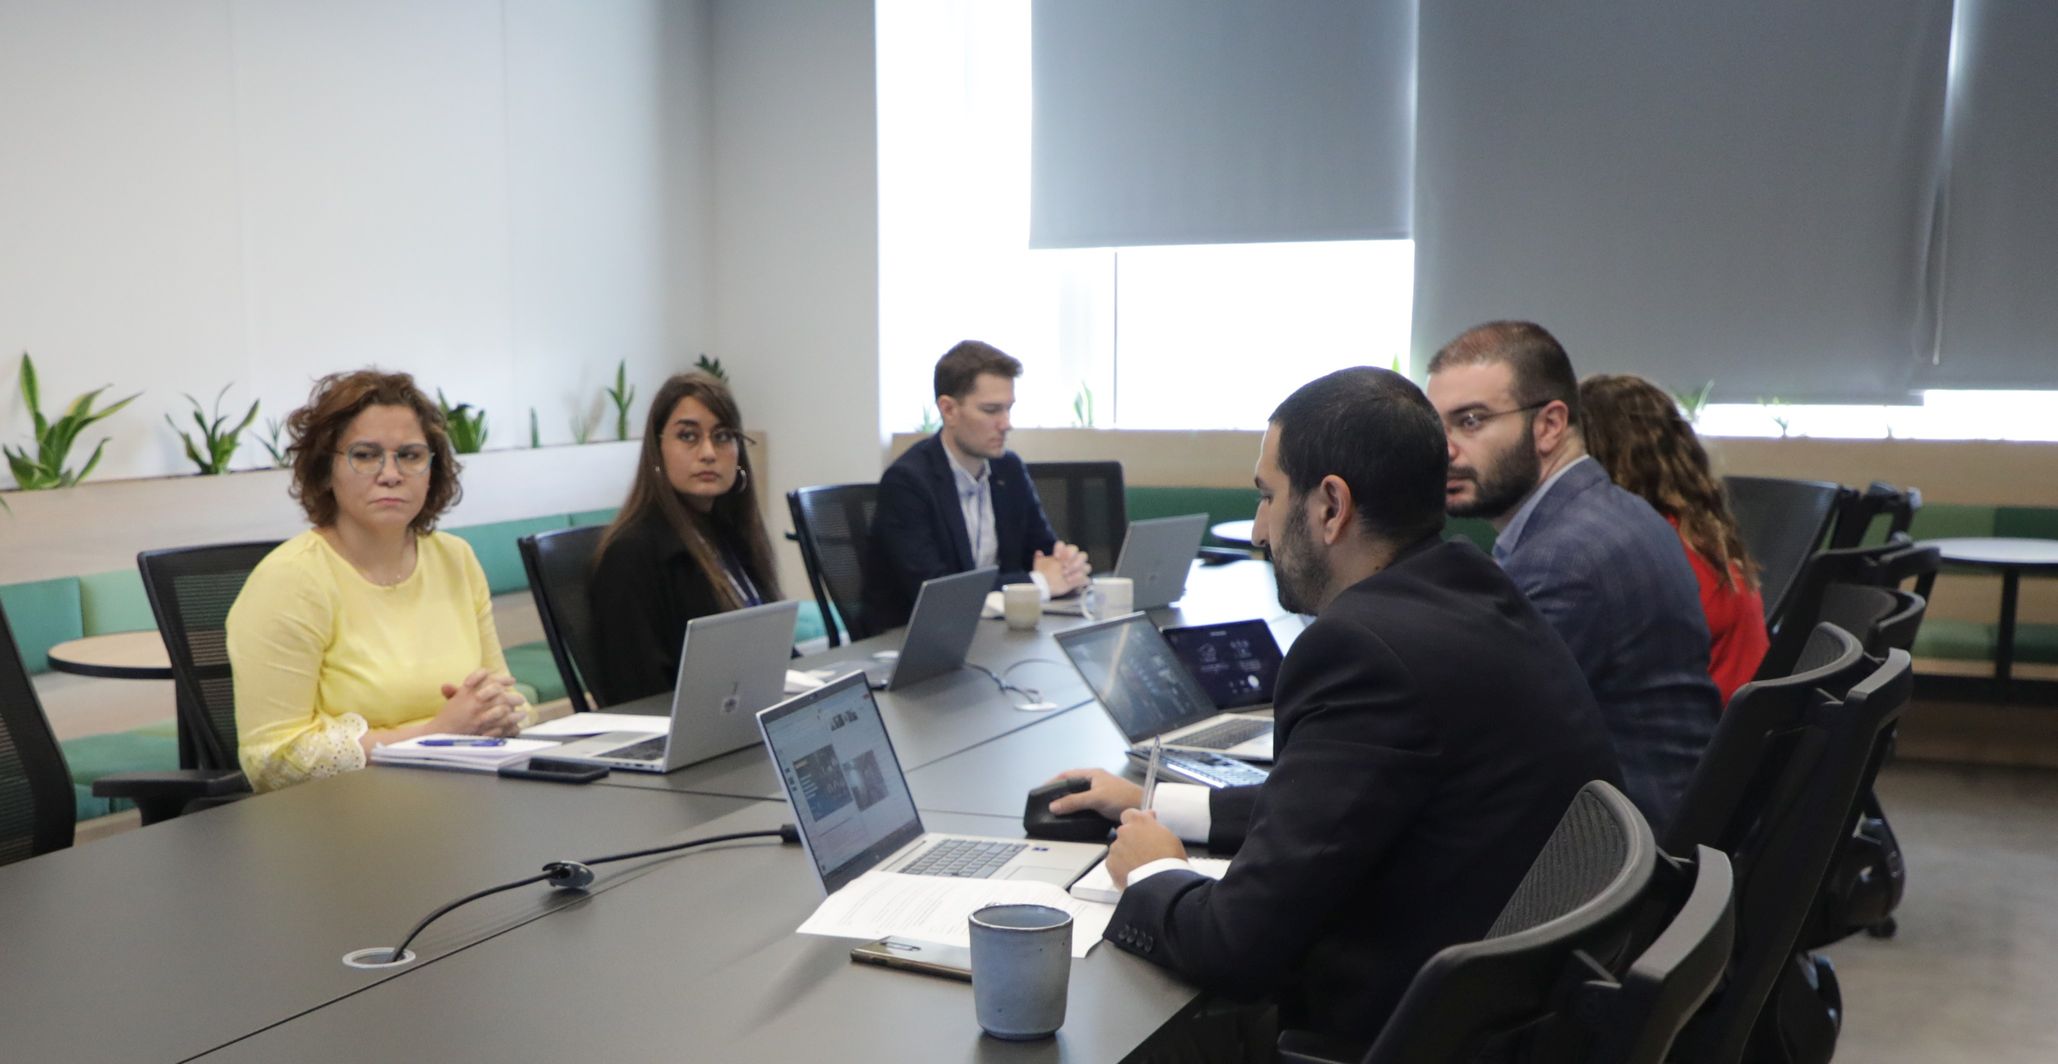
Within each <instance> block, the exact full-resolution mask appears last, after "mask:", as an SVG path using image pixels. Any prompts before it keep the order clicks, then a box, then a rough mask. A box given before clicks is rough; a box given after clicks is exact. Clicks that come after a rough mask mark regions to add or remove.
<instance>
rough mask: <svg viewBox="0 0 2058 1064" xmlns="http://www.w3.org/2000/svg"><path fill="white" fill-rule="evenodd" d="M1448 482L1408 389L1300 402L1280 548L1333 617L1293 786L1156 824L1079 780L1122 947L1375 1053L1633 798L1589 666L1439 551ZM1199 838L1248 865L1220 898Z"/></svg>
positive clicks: (1165, 803) (1265, 529) (1419, 401)
mask: <svg viewBox="0 0 2058 1064" xmlns="http://www.w3.org/2000/svg"><path fill="white" fill-rule="evenodd" d="M1445 462H1446V454H1445V444H1444V438H1443V430H1442V426H1441V423H1440V422H1439V420H1438V418H1437V416H1436V412H1435V410H1434V409H1433V408H1431V407H1430V405H1429V402H1428V400H1427V399H1426V398H1424V397H1423V395H1422V393H1421V391H1420V390H1418V389H1417V388H1416V387H1415V386H1414V385H1412V384H1410V383H1408V381H1407V380H1406V379H1405V378H1403V377H1400V376H1399V375H1397V374H1393V373H1389V372H1387V371H1385V370H1379V369H1370V368H1358V369H1349V370H1341V371H1338V372H1337V373H1332V374H1330V375H1329V376H1327V377H1324V378H1322V379H1320V380H1317V381H1315V382H1313V383H1311V384H1308V385H1306V386H1304V387H1302V388H1301V389H1300V390H1299V391H1297V392H1295V393H1294V394H1293V395H1292V396H1291V397H1289V398H1288V399H1287V400H1286V401H1285V402H1284V403H1282V404H1280V406H1279V409H1278V410H1277V411H1275V412H1274V413H1273V415H1272V421H1271V425H1270V427H1269V429H1268V430H1267V432H1266V434H1265V441H1264V444H1263V447H1262V450H1261V452H1260V454H1259V457H1258V466H1257V485H1258V500H1259V501H1258V516H1257V528H1256V536H1257V537H1258V538H1257V539H1256V542H1257V543H1259V544H1260V545H1264V546H1267V547H1268V549H1269V550H1270V551H1271V552H1272V554H1273V558H1274V562H1275V565H1276V566H1277V574H1278V583H1279V601H1280V604H1281V605H1283V606H1285V607H1286V608H1288V609H1290V610H1294V611H1296V612H1310V611H1313V612H1316V613H1317V614H1318V616H1317V617H1316V619H1315V621H1314V623H1312V624H1310V625H1309V626H1308V628H1307V629H1306V630H1305V631H1304V632H1302V633H1301V635H1300V637H1299V638H1298V639H1297V640H1295V641H1294V644H1293V646H1292V648H1291V649H1290V651H1289V652H1288V654H1287V656H1286V661H1285V663H1284V664H1283V665H1282V666H1281V668H1280V670H1279V678H1278V683H1277V687H1276V689H1275V692H1276V697H1275V705H1276V710H1275V713H1276V718H1277V726H1276V731H1275V734H1274V741H1275V747H1276V758H1277V760H1276V761H1275V763H1274V766H1273V770H1272V775H1271V777H1270V778H1269V779H1267V780H1266V781H1265V782H1264V783H1263V784H1261V785H1259V786H1256V787H1245V788H1231V789H1227V790H1217V791H1212V792H1210V791H1207V790H1206V789H1204V788H1187V787H1181V786H1176V785H1164V786H1160V787H1159V788H1158V791H1157V795H1156V801H1155V802H1154V803H1153V805H1154V807H1155V811H1154V812H1151V813H1145V812H1139V811H1138V810H1137V809H1136V808H1134V807H1135V806H1136V805H1138V804H1140V801H1141V798H1142V795H1141V792H1140V789H1139V788H1137V787H1136V786H1135V785H1134V784H1131V783H1128V782H1126V781H1124V780H1122V779H1121V778H1120V777H1117V776H1113V775H1110V774H1108V773H1105V772H1100V771H1098V770H1090V771H1086V772H1073V773H1067V775H1087V776H1089V777H1091V778H1092V779H1093V786H1092V788H1091V789H1089V790H1087V791H1085V792H1083V793H1081V794H1078V795H1073V796H1070V800H1069V801H1064V802H1062V803H1054V804H1053V809H1054V810H1056V811H1059V812H1066V811H1071V810H1075V809H1082V808H1090V809H1097V810H1099V811H1100V812H1101V813H1102V814H1103V815H1119V816H1120V817H1121V821H1122V826H1121V828H1120V830H1119V831H1118V833H1117V835H1116V839H1115V843H1114V845H1113V847H1112V848H1111V849H1110V851H1109V854H1108V868H1109V871H1110V873H1112V875H1113V876H1114V878H1115V881H1116V882H1117V883H1125V882H1126V884H1127V889H1126V890H1125V891H1124V892H1123V894H1122V898H1121V902H1120V903H1119V905H1118V906H1117V908H1116V910H1115V917H1114V920H1113V921H1112V922H1111V923H1110V924H1109V925H1108V930H1107V937H1108V938H1109V939H1110V940H1112V941H1114V942H1115V943H1116V944H1117V945H1119V946H1120V947H1122V948H1123V949H1125V950H1128V951H1130V952H1132V953H1136V954H1139V955H1141V956H1143V957H1146V958H1148V959H1150V960H1152V961H1154V962H1156V963H1158V964H1162V965H1164V966H1166V967H1168V968H1171V969H1172V970H1174V971H1176V972H1178V973H1179V974H1180V975H1182V976H1184V977H1185V978H1187V979H1189V980H1192V981H1193V982H1194V983H1196V984H1198V985H1200V986H1201V987H1203V988H1206V989H1208V990H1212V991H1216V992H1218V993H1222V994H1226V995H1229V996H1233V997H1252V998H1255V997H1267V996H1269V997H1273V998H1275V999H1276V1000H1277V1001H1278V1004H1279V1021H1280V1023H1281V1025H1282V1026H1285V1027H1293V1028H1305V1029H1311V1030H1314V1031H1317V1032H1320V1033H1322V1034H1325V1035H1328V1036H1331V1037H1335V1038H1342V1039H1349V1040H1353V1041H1357V1042H1364V1043H1369V1042H1370V1041H1371V1040H1372V1039H1373V1038H1374V1037H1376V1036H1377V1035H1378V1033H1379V1030H1380V1028H1381V1027H1382V1026H1383V1025H1384V1024H1385V1022H1386V1019H1387V1016H1388V1015H1389V1014H1390V1013H1391V1012H1392V1010H1393V1008H1394V1006H1395V1005H1396V1004H1397V1003H1398V1002H1399V1000H1400V997H1401V994H1402V992H1403V991H1404V990H1405V989H1406V987H1407V985H1408V982H1409V981H1410V980H1411V979H1413V978H1414V976H1415V973H1416V971H1417V970H1419V969H1420V968H1421V966H1422V964H1423V962H1424V961H1426V960H1428V959H1429V957H1430V956H1431V955H1432V954H1434V953H1435V952H1436V951H1437V950H1440V949H1442V948H1444V947H1445V946H1449V945H1452V944H1454V943H1458V942H1464V941H1469V940H1474V939H1477V938H1479V937H1480V936H1481V935H1483V934H1484V933H1485V932H1486V930H1487V928H1488V927H1490V926H1491V925H1492V923H1493V920H1494V918H1495V916H1496V915H1498V914H1499V912H1500V910H1501V908H1502V906H1503V905H1505V904H1506V902H1507V900H1508V898H1509V897H1511V896H1512V895H1513V894H1514V892H1515V887H1516V885H1517V884H1518V883H1519V882H1520V881H1521V879H1522V876H1523V874H1524V873H1525V872H1526V871H1527V870H1528V868H1529V865H1530V863H1531V862H1532V861H1533V860H1534V859H1535V857H1536V855H1537V852H1538V851H1539V850H1540V849H1541V848H1542V846H1543V843H1544V840H1545V839H1546V838H1548V837H1549V836H1550V833H1551V831H1552V829H1553V828H1554V827H1555V826H1556V824H1557V822H1558V819H1559V818H1560V817H1561V816H1562V815H1563V813H1564V811H1565V809H1566V808H1567V807H1568V806H1569V805H1570V804H1571V801H1572V797H1573V795H1574V794H1575V793H1576V792H1577V791H1578V790H1579V788H1580V787H1581V786H1582V785H1584V784H1585V783H1586V782H1587V781H1589V780H1593V779H1605V780H1609V781H1610V782H1616V780H1617V771H1616V765H1615V757H1614V754H1613V752H1612V750H1611V749H1610V747H1609V745H1608V737H1607V733H1606V731H1605V730H1604V729H1603V726H1602V723H1601V718H1600V711H1599V709H1598V708H1597V707H1596V706H1595V704H1594V701H1593V697H1592V695H1590V694H1589V693H1588V692H1587V688H1586V682H1585V681H1584V680H1583V679H1582V678H1581V676H1580V672H1579V665H1578V663H1577V662H1576V661H1574V660H1573V658H1572V655H1571V652H1570V651H1568V650H1567V649H1566V647H1565V644H1564V643H1563V642H1562V641H1561V640H1560V639H1559V638H1558V637H1557V636H1556V635H1555V634H1554V633H1553V632H1552V631H1551V629H1550V626H1549V625H1548V624H1546V623H1545V622H1544V620H1543V618H1542V617H1541V616H1539V615H1538V614H1537V612H1536V610H1535V609H1534V608H1533V607H1531V606H1530V604H1529V603H1528V601H1527V600H1526V599H1524V598H1523V596H1522V592H1521V591H1520V590H1519V589H1518V588H1516V587H1515V585H1514V584H1513V583H1512V582H1511V581H1510V580H1509V579H1508V578H1507V576H1506V575H1505V574H1503V573H1502V572H1501V570H1500V568H1499V567H1498V566H1496V565H1495V564H1494V563H1493V561H1492V560H1491V559H1490V558H1488V557H1487V556H1486V555H1484V554H1482V553H1480V552H1479V551H1478V550H1477V549H1476V548H1474V547H1472V546H1471V545H1470V544H1468V543H1460V542H1451V543H1446V542H1443V541H1442V540H1441V539H1440V536H1439V532H1440V531H1441V530H1442V527H1443V521H1444V515H1443V496H1444V472H1445ZM1161 820H1162V821H1163V822H1161ZM1175 822H1176V824H1175ZM1174 826H1177V827H1180V828H1183V833H1186V834H1188V836H1189V837H1199V838H1205V839H1206V840H1207V843H1208V846H1209V848H1210V849H1212V850H1216V851H1218V852H1219V851H1229V850H1233V851H1235V854H1236V856H1235V859H1234V861H1233V862H1232V863H1231V864H1230V866H1229V871H1228V873H1227V874H1226V875H1224V876H1223V877H1222V879H1221V880H1220V882H1216V881H1214V880H1211V879H1209V878H1207V877H1206V876H1203V875H1201V874H1199V873H1197V872H1194V871H1192V870H1190V869H1189V868H1187V867H1186V866H1185V849H1184V848H1183V847H1182V846H1181V845H1180V843H1179V840H1178V838H1177V837H1176V836H1175V834H1174V831H1173V828H1174Z"/></svg>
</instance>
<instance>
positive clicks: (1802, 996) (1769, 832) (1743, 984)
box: [1674, 625, 1913, 1064]
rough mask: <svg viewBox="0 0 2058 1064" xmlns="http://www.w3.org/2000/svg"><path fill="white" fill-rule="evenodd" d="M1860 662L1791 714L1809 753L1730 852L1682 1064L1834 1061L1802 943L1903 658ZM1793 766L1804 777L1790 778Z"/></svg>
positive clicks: (1847, 642)
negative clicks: (1717, 931)
mask: <svg viewBox="0 0 2058 1064" xmlns="http://www.w3.org/2000/svg"><path fill="white" fill-rule="evenodd" d="M1821 630H1822V631H1823V632H1825V633H1833V634H1834V635H1835V637H1836V641H1837V642H1839V643H1841V644H1842V646H1843V647H1844V648H1845V650H1853V649H1857V640H1856V639H1855V638H1853V637H1852V636H1850V635H1848V634H1847V633H1843V632H1840V631H1838V630H1837V629H1835V628H1834V627H1832V626H1828V625H1825V626H1823V628H1822V629H1821ZM1861 658H1862V652H1861ZM1863 660H1864V661H1865V663H1866V665H1867V667H1868V671H1867V675H1866V676H1864V677H1863V678H1862V679H1860V680H1859V681H1858V682H1857V683H1855V684H1853V685H1851V687H1850V689H1849V690H1848V691H1847V692H1845V693H1844V696H1843V697H1842V698H1837V697H1836V696H1835V692H1834V691H1833V690H1828V689H1818V690H1816V691H1814V692H1812V693H1811V694H1812V697H1810V698H1809V699H1808V700H1807V703H1806V704H1805V705H1804V706H1802V707H1801V710H1802V712H1801V715H1800V717H1799V719H1797V720H1795V721H1793V722H1792V723H1793V724H1794V725H1795V727H1794V729H1793V731H1794V733H1795V735H1796V736H1797V738H1798V740H1799V742H1798V744H1797V745H1798V746H1799V747H1802V748H1807V749H1812V750H1813V751H1815V756H1814V757H1812V758H1803V757H1797V758H1794V759H1791V760H1790V762H1789V766H1788V767H1789V771H1787V772H1785V773H1782V774H1781V775H1780V778H1779V780H1778V783H1779V787H1778V788H1777V790H1776V791H1775V792H1774V793H1773V796H1772V800H1770V801H1766V802H1760V803H1758V806H1759V809H1760V810H1761V811H1762V815H1761V817H1760V821H1759V825H1758V826H1757V827H1755V828H1754V829H1752V830H1750V831H1749V832H1748V833H1747V834H1746V836H1745V837H1744V839H1743V841H1742V843H1741V844H1739V845H1738V847H1737V849H1735V850H1733V851H1731V857H1732V859H1733V861H1734V862H1735V864H1736V866H1737V869H1738V873H1737V882H1738V887H1737V927H1738V935H1737V942H1736V948H1735V950H1734V952H1733V954H1732V957H1731V960H1730V967H1729V978H1728V981H1727V982H1726V983H1725V984H1724V985H1723V986H1722V987H1721V988H1720V989H1718V990H1717V991H1716V992H1715V994H1714V995H1713V996H1711V997H1710V998H1709V1001H1708V1003H1707V1004H1706V1005H1705V1006H1704V1007H1703V1008H1702V1010H1701V1011H1700V1013H1699V1014H1698V1015H1696V1016H1695V1017H1694V1019H1693V1020H1691V1021H1689V1023H1688V1024H1687V1027H1686V1030H1685V1031H1684V1032H1683V1033H1682V1034H1681V1036H1680V1038H1679V1041H1678V1043H1677V1045H1676V1046H1675V1050H1674V1056H1675V1059H1676V1060H1678V1061H1680V1062H1682V1064H1714V1062H1723V1064H1727V1062H1731V1061H1736V1060H1740V1059H1749V1060H1753V1061H1768V1062H1775V1064H1824V1062H1827V1061H1828V1060H1829V1059H1830V1057H1831V1055H1832V1054H1833V1053H1834V1052H1835V1049H1836V1038H1837V1032H1838V1030H1839V1029H1840V1028H1841V1026H1842V1023H1843V1000H1842V994H1841V991H1840V990H1839V988H1838V985H1837V980H1836V970H1835V968H1834V967H1833V966H1832V965H1831V964H1830V962H1829V960H1828V958H1826V957H1821V956H1816V955H1812V954H1810V953H1808V952H1807V951H1806V949H1805V948H1804V943H1803V940H1802V934H1803V932H1804V930H1805V929H1806V927H1807V923H1808V920H1809V918H1810V916H1811V914H1812V912H1813V911H1814V910H1815V908H1816V906H1817V899H1818V897H1819V896H1820V893H1821V887H1822V884H1823V882H1824V879H1825V877H1826V876H1827V874H1828V872H1829V870H1830V867H1831V863H1832V861H1833V859H1834V857H1835V855H1836V853H1837V851H1838V848H1839V846H1840V845H1841V844H1842V843H1843V840H1844V839H1845V838H1847V837H1849V834H1850V830H1851V823H1852V817H1853V811H1854V810H1855V808H1856V807H1857V802H1858V796H1859V795H1860V793H1862V791H1863V790H1864V788H1865V786H1866V784H1867V781H1868V780H1869V778H1870V773H1871V772H1873V771H1875V770H1876V768H1877V759H1876V752H1877V750H1878V749H1879V744H1880V742H1881V740H1882V737H1883V736H1884V735H1886V734H1887V733H1888V731H1889V730H1890V729H1891V728H1892V727H1893V725H1894V723H1895V722H1896V721H1897V720H1898V719H1899V717H1900V714H1901V711H1902V709H1903V708H1904V707H1905V706H1906V705H1907V702H1908V695H1909V692H1910V691H1911V689H1912V687H1913V676H1912V673H1911V672H1910V669H1909V659H1908V655H1907V654H1906V653H1904V652H1902V651H1899V650H1894V651H1889V652H1888V655H1887V660H1886V662H1885V663H1884V664H1878V663H1875V662H1873V661H1872V660H1871V659H1869V658H1863ZM1751 686H1758V685H1751ZM1746 690H1749V688H1748V687H1747V688H1746ZM1741 697H1742V693H1741V692H1740V693H1739V698H1741ZM1734 711H1735V707H1734V706H1732V709H1731V712H1734ZM1724 723H1725V724H1726V723H1727V721H1725V722H1724ZM1803 761H1806V762H1808V763H1807V764H1806V770H1805V772H1798V773H1797V772H1794V771H1791V769H1793V768H1795V767H1798V766H1800V764H1801V762H1803ZM1704 767H1705V765H1704ZM1698 779H1699V775H1698V774H1697V775H1696V780H1697V781H1698Z"/></svg>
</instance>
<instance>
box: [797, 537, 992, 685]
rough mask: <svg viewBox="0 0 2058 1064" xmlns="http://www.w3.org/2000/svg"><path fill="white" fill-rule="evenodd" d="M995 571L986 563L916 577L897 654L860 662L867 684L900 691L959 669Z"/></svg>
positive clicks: (976, 631)
mask: <svg viewBox="0 0 2058 1064" xmlns="http://www.w3.org/2000/svg"><path fill="white" fill-rule="evenodd" d="M999 574H1000V568H999V567H998V566H992V565H987V566H982V567H980V568H977V569H970V570H967V571H965V572H962V573H952V574H951V575H949V576H939V577H936V578H935V579H933V580H924V581H922V590H921V591H920V592H918V593H917V594H916V595H915V611H914V612H913V613H911V614H909V615H908V629H907V636H906V637H905V638H904V639H902V640H901V644H900V656H899V657H898V658H896V659H895V660H893V661H891V662H868V663H865V664H863V665H862V666H860V667H861V668H863V669H864V671H865V676H866V678H867V679H868V680H869V681H870V682H871V684H872V686H873V687H876V688H879V689H881V690H886V691H905V690H907V689H908V688H910V687H913V686H914V685H916V684H918V683H921V682H922V681H923V680H927V679H931V678H933V677H937V676H941V675H943V674H944V673H947V672H956V671H957V670H958V669H959V668H960V667H962V666H963V665H964V664H965V651H967V650H970V649H972V637H973V636H974V635H977V634H978V632H979V611H980V610H981V609H983V608H984V607H985V605H986V593H987V592H989V591H991V590H993V578H994V577H995V576H998V575H999ZM830 667H831V668H835V667H836V666H834V665H832V666H830Z"/></svg>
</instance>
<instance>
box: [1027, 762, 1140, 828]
mask: <svg viewBox="0 0 2058 1064" xmlns="http://www.w3.org/2000/svg"><path fill="white" fill-rule="evenodd" d="M1051 779H1053V780H1065V779H1086V780H1092V781H1093V786H1091V787H1089V788H1087V789H1086V790H1083V791H1080V792H1079V793H1077V794H1068V795H1065V796H1064V797H1062V798H1054V799H1052V800H1051V803H1050V811H1051V812H1053V813H1056V814H1057V815H1059V816H1063V815H1065V814H1066V813H1077V812H1079V811H1081V810H1084V809H1091V810H1093V811H1094V812H1096V813H1099V814H1100V815H1102V816H1104V817H1107V818H1108V819H1109V820H1120V819H1122V810H1124V809H1134V808H1136V807H1137V806H1139V805H1142V804H1143V788H1142V787H1139V786H1137V785H1136V784H1134V783H1131V782H1129V781H1128V780H1125V779H1123V778H1122V777H1120V776H1117V775H1115V774H1114V773H1112V772H1109V771H1108V770H1106V769H1100V768H1073V769H1066V770H1065V771H1063V772H1060V773H1058V774H1057V775H1055V776H1053V777H1051Z"/></svg>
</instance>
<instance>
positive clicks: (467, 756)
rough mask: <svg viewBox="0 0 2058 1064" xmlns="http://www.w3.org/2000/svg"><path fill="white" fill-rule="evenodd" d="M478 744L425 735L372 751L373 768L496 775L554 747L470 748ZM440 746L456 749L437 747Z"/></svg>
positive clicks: (531, 742)
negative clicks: (457, 770) (397, 766)
mask: <svg viewBox="0 0 2058 1064" xmlns="http://www.w3.org/2000/svg"><path fill="white" fill-rule="evenodd" d="M478 741H479V737H478V736H476V735H424V736H422V737H421V738H418V739H408V740H406V741H404V742H398V743H387V744H386V745H384V746H377V747H373V748H372V764H374V765H413V766H416V767H420V768H455V769H463V770H465V771H468V772H496V771H498V770H499V769H500V766H502V765H508V764H513V763H514V762H516V761H521V760H523V759H525V758H527V757H529V756H531V755H533V754H540V753H543V752H544V751H546V750H551V749H555V748H556V746H557V744H556V743H553V742H548V741H546V740H543V739H503V740H501V741H500V743H499V745H496V746H478V745H471V744H474V743H477V742H478ZM439 743H457V744H459V745H455V746H443V745H437V744H439Z"/></svg>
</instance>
